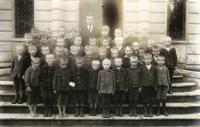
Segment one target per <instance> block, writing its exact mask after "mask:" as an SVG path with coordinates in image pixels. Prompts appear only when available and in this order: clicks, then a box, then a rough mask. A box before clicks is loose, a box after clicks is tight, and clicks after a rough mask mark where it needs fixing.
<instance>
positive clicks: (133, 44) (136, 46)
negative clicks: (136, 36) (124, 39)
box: [132, 42, 140, 56]
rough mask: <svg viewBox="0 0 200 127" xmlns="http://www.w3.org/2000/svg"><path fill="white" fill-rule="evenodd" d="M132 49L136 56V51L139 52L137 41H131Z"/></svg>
mask: <svg viewBox="0 0 200 127" xmlns="http://www.w3.org/2000/svg"><path fill="white" fill-rule="evenodd" d="M132 49H133V55H135V56H138V52H139V49H140V44H139V42H133V43H132Z"/></svg>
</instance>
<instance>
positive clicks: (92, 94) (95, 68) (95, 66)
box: [88, 60, 100, 116]
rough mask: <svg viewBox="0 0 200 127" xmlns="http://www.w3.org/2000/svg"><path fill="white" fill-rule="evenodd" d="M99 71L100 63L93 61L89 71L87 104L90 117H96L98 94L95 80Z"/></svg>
mask: <svg viewBox="0 0 200 127" xmlns="http://www.w3.org/2000/svg"><path fill="white" fill-rule="evenodd" d="M99 70H100V61H99V60H93V61H92V63H91V68H90V69H89V84H88V85H89V86H88V102H89V104H90V115H91V116H96V110H97V105H98V101H99V94H98V91H97V90H96V88H97V78H98V73H99Z"/></svg>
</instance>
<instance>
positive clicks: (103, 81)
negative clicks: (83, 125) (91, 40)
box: [97, 58, 116, 118]
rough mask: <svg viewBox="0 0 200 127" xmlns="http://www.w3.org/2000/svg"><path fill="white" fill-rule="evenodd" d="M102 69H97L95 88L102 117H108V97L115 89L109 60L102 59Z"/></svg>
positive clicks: (113, 74) (113, 73)
mask: <svg viewBox="0 0 200 127" xmlns="http://www.w3.org/2000/svg"><path fill="white" fill-rule="evenodd" d="M102 66H103V70H101V71H99V74H98V81H97V90H98V91H99V94H100V95H101V98H102V104H103V118H110V109H109V108H110V99H111V96H112V95H114V91H115V90H116V83H115V72H114V71H112V70H110V67H111V61H110V60H109V59H107V58H106V59H104V60H103V61H102Z"/></svg>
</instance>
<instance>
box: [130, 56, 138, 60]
mask: <svg viewBox="0 0 200 127" xmlns="http://www.w3.org/2000/svg"><path fill="white" fill-rule="evenodd" d="M131 60H138V57H137V56H135V55H133V56H131V57H130V61H131Z"/></svg>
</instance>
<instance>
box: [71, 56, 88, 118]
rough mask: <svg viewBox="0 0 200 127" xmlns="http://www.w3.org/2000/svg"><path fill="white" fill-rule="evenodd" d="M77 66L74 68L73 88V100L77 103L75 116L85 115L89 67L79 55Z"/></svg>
mask: <svg viewBox="0 0 200 127" xmlns="http://www.w3.org/2000/svg"><path fill="white" fill-rule="evenodd" d="M75 62H76V66H75V67H74V68H73V72H72V73H73V80H72V81H73V82H74V83H75V86H74V87H73V88H72V90H73V91H72V92H73V93H72V94H73V100H74V104H75V117H78V116H80V117H84V111H83V107H84V103H85V100H86V98H87V95H86V93H87V90H88V86H87V85H88V79H89V78H88V69H87V68H86V67H85V66H84V60H83V57H77V58H76V60H75Z"/></svg>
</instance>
